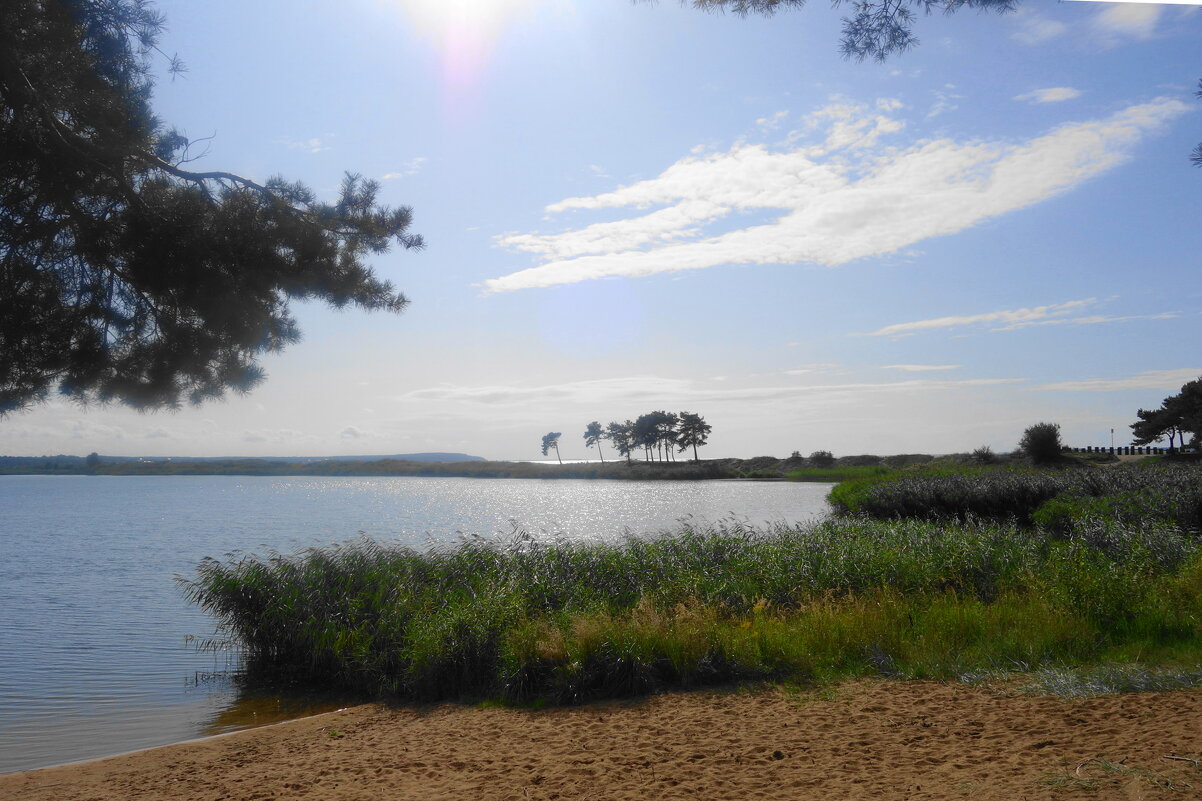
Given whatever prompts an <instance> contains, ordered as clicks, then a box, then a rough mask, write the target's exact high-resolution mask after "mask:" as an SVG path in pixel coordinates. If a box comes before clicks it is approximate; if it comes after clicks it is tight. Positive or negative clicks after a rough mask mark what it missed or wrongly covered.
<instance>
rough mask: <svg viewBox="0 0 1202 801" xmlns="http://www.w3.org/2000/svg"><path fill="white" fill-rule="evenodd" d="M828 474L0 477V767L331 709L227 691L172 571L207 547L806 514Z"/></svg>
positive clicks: (325, 702)
mask: <svg viewBox="0 0 1202 801" xmlns="http://www.w3.org/2000/svg"><path fill="white" fill-rule="evenodd" d="M830 487H831V485H830V484H806V483H791V482H755V481H637V482H636V481H629V482H628V481H586V480H560V479H556V480H547V479H544V480H539V479H467V478H417V477H390V478H324V477H318V476H306V477H297V478H282V477H257V476H251V477H246V476H126V477H104V476H0V556H2V558H0V772H9V771H14V770H24V769H28V768H34V767H41V766H45V765H52V764H59V763H63V762H68V761H74V760H80V759H88V758H92V757H98V756H107V755H111V754H116V753H122V752H125V751H130V750H134V749H138V748H147V747H150V746H155V745H164V744H167V743H172V742H179V741H182V740H187V739H191V738H194V737H200V736H204V735H208V734H216V733H220V732H223V731H229V730H233V729H237V728H244V727H246V726H251V725H258V724H261V723H265V722H272V721H274V720H278V719H285V718H287V717H295V716H297V715H298V714H304V713H306V712H311V711H319V710H321V709H325V708H333V707H334V706H335V705H336V704H337V703H338V700H339V699H307V700H306V699H288V698H280V697H278V696H255V695H251V694H248V693H246V692H243V691H239V690H238V688H237V686H236V683H235V682H233V681H231V680H230V675H231V671H232V670H233V669H235V668H236V667H237V665H236V664H235V663H234V662H233V659H232V657H231V656H230V655H229V654H228V653H216V654H214V653H199V652H197V650H196V649H195V648H194V647H193V646H191V645H190V644H189V643H188V641H187V638H188V637H189V636H200V637H204V636H207V635H211V634H212V633H213V625H212V621H211V620H210V619H208V618H207V617H206V616H205V615H203V614H201V613H200V612H199V611H198V610H196V609H194V608H192V607H191V606H189V605H188V604H187V602H186V601H185V600H184V599H183V596H182V593H181V592H180V590H179V587H178V585H177V583H176V582H175V580H174V577H175V576H177V575H182V576H185V577H190V576H191V574H192V572H193V570H194V569H195V567H196V565H197V564H198V563H199V562H200V561H201V560H202V559H203V558H204V557H206V556H212V557H216V558H221V557H223V556H225V555H226V554H230V553H233V552H235V551H239V550H240V551H243V552H247V553H257V554H266V553H268V552H269V551H276V552H280V553H293V552H295V551H298V550H301V549H303V548H306V547H310V546H314V545H328V544H331V543H335V542H343V541H346V540H349V539H353V538H354V537H356V536H357V535H359V533H360V532H362V533H363V534H366V535H367V536H370V537H372V538H374V539H377V540H379V541H382V542H395V543H403V544H406V545H410V546H413V547H416V548H426V547H431V546H435V545H440V544H447V543H453V542H455V541H457V539H458V538H460V537H464V536H472V535H475V536H481V537H486V538H493V537H498V536H500V537H505V536H511V535H512V534H513V533H514V532H515V531H518V530H522V531H526V532H529V533H530V534H532V535H535V536H536V537H544V538H553V537H564V538H572V539H579V538H584V539H607V538H613V537H619V536H622V535H623V534H626V533H631V534H640V535H641V534H653V533H655V532H658V531H662V530H667V529H672V528H674V527H675V526H676V521H678V520H679V519H681V518H684V517H691V518H692V520H693V521H694V522H697V523H706V522H716V521H719V520H730V519H735V520H739V521H745V522H749V523H752V524H757V525H759V524H764V523H768V522H781V521H783V522H798V521H805V520H811V519H814V518H816V517H820V516H822V515H824V514H825V513H826V511H827V506H826V501H825V497H826V493H827V492H828V491H829V490H830Z"/></svg>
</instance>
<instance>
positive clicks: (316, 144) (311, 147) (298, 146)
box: [277, 136, 330, 153]
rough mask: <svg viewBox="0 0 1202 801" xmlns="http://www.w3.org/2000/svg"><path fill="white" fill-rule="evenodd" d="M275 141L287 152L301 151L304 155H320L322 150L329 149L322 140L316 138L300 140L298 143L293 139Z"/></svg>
mask: <svg viewBox="0 0 1202 801" xmlns="http://www.w3.org/2000/svg"><path fill="white" fill-rule="evenodd" d="M277 141H278V143H279V144H281V145H283V146H284V147H286V148H288V149H289V150H303V151H304V152H306V153H320V152H321V151H323V150H329V149H330V146H329V145H328V144H326V142H325V141H324V140H322V139H319V138H317V137H316V136H315V137H312V138H311V139H302V140H299V141H298V140H295V139H280V140H277Z"/></svg>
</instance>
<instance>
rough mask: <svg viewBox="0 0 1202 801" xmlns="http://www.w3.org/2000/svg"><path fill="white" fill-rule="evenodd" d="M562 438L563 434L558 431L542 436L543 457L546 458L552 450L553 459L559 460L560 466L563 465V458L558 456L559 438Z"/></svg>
mask: <svg viewBox="0 0 1202 801" xmlns="http://www.w3.org/2000/svg"><path fill="white" fill-rule="evenodd" d="M562 436H563V434H561V433H560V432H558V431H551V432H549V433H546V434H543V456H546V455H547V454H548V453H550V452H551V449H552V448H554V449H555V458H556V459H558V460H559V463H560V464H563V457H562V456H560V455H559V438H560V437H562Z"/></svg>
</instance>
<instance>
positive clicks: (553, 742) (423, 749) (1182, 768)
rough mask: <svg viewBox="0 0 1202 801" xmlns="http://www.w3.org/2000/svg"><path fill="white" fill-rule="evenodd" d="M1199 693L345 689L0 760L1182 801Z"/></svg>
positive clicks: (307, 789)
mask: <svg viewBox="0 0 1202 801" xmlns="http://www.w3.org/2000/svg"><path fill="white" fill-rule="evenodd" d="M1200 759H1202V692H1198V691H1180V692H1174V693H1144V694H1130V695H1118V696H1106V697H1101V698H1094V699H1086V700H1071V701H1069V700H1060V699H1055V698H1033V697H1025V696H1020V697H1004V696H1001V695H998V694H996V693H994V692H991V691H990V690H986V689H979V688H970V687H964V686H961V685H954V684H940V683H935V682H883V681H881V682H855V683H851V684H846V685H843V686H841V687H839V688H836V689H834V690H832V691H828V692H824V693H789V692H786V691H783V690H780V689H767V690H762V691H756V692H751V691H737V690H736V691H722V692H714V691H704V692H692V693H674V694H666V695H661V696H656V697H653V698H647V699H640V700H634V701H623V702H605V703H598V704H591V705H587V706H580V707H572V708H560V709H551V710H538V711H533V710H520V709H496V708H492V709H481V708H475V707H466V706H457V705H440V706H433V707H426V708H400V709H389V708H386V707H383V706H378V705H368V706H358V707H353V708H350V709H346V710H341V711H338V712H333V713H329V714H325V715H319V716H316V717H312V718H306V719H303V720H299V721H294V722H291V723H286V724H281V725H277V726H270V727H266V728H260V729H252V730H248V731H242V732H238V733H236V734H232V735H228V736H224V737H217V738H212V739H208V740H201V741H196V742H191V743H184V744H180V745H174V746H166V747H163V748H156V749H152V750H149V751H141V752H137V753H134V754H127V755H124V756H119V757H111V758H109V759H104V760H97V761H93V762H86V763H80V764H76V765H68V766H63V767H57V768H46V769H43V770H35V771H26V772H23V773H11V774H7V775H4V776H0V799H6V800H7V799H22V801H25V800H26V799H28V800H29V801H34V800H35V799H39V800H40V799H45V801H72V800H74V799H77V800H79V801H84V800H85V799H86V800H87V801H110V800H111V801H116V800H117V799H156V800H158V799H187V800H188V801H241V799H246V800H247V801H250V800H251V799H254V800H255V801H260V800H263V801H265V800H266V799H323V801H324V800H326V799H328V800H329V801H343V800H349V799H363V800H364V801H367V800H368V799H371V800H372V801H377V800H378V799H423V800H424V799H518V800H520V801H538V800H539V799H614V800H615V801H626V800H630V801H633V800H634V799H647V798H653V799H656V801H667V799H686V798H688V799H732V800H733V799H799V800H800V801H810V800H811V799H812V800H813V801H843V800H844V799H873V800H874V801H888V800H890V799H999V801H1000V800H1001V799H1005V801H1019V800H1020V799H1028V800H1029V801H1034V799H1060V798H1090V799H1136V800H1138V799H1161V798H1163V799H1192V798H1202V770H1200V767H1202V762H1199V761H1198V760H1200Z"/></svg>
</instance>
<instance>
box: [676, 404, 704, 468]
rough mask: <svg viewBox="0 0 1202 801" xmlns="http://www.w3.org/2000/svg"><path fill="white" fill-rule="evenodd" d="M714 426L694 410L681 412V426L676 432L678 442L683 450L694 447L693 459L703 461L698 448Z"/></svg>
mask: <svg viewBox="0 0 1202 801" xmlns="http://www.w3.org/2000/svg"><path fill="white" fill-rule="evenodd" d="M712 430H713V428H712V427H711V426H710V424H709V423H707V422H705V418H703V417H702V416H701V415H699V414H694V413H693V412H681V413H680V427H679V428H678V429H677V432H676V442H677V445H678V447H679V448H680V450H681V451H684V450H685V449H686V448H692V449H693V461H694V462H699V461H701V460H700V459H699V458H698V456H697V448H698V446H700V445H704V444H705V442H706V440H707V439H708V438H709V435H710V431H712Z"/></svg>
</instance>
